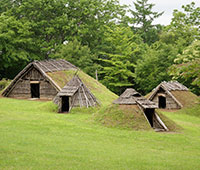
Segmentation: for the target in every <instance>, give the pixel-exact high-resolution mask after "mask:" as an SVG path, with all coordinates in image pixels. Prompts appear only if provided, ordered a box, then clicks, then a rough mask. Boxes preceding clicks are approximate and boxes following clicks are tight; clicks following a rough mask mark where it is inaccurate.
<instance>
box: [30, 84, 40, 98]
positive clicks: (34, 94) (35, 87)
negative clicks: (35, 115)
mask: <svg viewBox="0 0 200 170" xmlns="http://www.w3.org/2000/svg"><path fill="white" fill-rule="evenodd" d="M31 98H40V84H39V83H31Z"/></svg>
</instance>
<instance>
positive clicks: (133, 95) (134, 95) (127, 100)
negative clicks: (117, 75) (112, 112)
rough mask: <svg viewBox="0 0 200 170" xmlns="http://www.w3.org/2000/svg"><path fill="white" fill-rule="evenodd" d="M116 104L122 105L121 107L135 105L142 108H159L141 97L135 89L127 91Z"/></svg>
mask: <svg viewBox="0 0 200 170" xmlns="http://www.w3.org/2000/svg"><path fill="white" fill-rule="evenodd" d="M113 103H114V104H120V105H134V104H138V105H139V106H141V107H142V108H145V109H146V108H157V105H156V104H155V103H154V102H152V101H150V100H148V99H146V98H144V97H143V96H141V94H140V93H138V92H137V91H136V90H135V89H133V88H128V89H126V90H125V91H124V92H123V93H122V94H121V95H120V96H119V98H118V99H117V100H115V101H114V102H113Z"/></svg>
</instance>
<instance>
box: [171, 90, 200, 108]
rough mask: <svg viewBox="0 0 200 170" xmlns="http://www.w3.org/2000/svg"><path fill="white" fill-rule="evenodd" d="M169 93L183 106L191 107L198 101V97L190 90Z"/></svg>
mask: <svg viewBox="0 0 200 170" xmlns="http://www.w3.org/2000/svg"><path fill="white" fill-rule="evenodd" d="M171 93H172V95H173V96H174V97H175V98H176V99H177V100H178V101H179V102H180V103H181V104H182V105H183V107H191V106H193V105H195V104H197V103H199V97H198V96H196V95H195V94H194V93H192V92H190V91H171Z"/></svg>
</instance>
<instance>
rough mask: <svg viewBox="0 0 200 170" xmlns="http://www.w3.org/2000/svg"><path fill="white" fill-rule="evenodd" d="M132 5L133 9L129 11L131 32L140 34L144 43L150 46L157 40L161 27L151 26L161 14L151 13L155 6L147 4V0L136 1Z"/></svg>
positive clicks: (157, 25)
mask: <svg viewBox="0 0 200 170" xmlns="http://www.w3.org/2000/svg"><path fill="white" fill-rule="evenodd" d="M133 4H134V7H135V9H134V10H130V12H131V14H132V18H131V20H132V21H131V23H132V24H133V31H134V32H135V33H137V34H140V35H141V37H142V38H143V40H144V42H145V43H147V44H149V45H150V44H152V43H153V42H155V41H157V40H158V33H159V32H160V30H161V25H159V24H156V25H153V21H154V20H155V19H156V18H158V17H160V16H161V15H162V14H163V12H160V13H159V12H153V11H152V9H153V7H154V6H155V4H152V3H148V0H136V2H133Z"/></svg>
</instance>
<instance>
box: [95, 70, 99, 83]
mask: <svg viewBox="0 0 200 170" xmlns="http://www.w3.org/2000/svg"><path fill="white" fill-rule="evenodd" d="M95 74H96V80H97V81H99V80H98V71H97V70H96V73H95Z"/></svg>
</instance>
